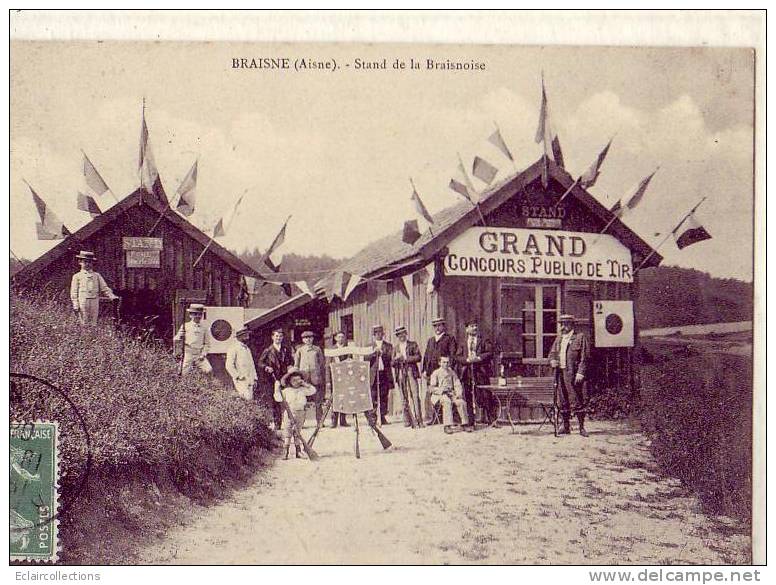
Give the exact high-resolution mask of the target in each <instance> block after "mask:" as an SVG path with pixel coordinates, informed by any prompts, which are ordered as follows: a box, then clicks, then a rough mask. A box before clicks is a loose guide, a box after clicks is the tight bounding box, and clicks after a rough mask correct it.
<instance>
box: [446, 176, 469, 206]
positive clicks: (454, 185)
mask: <svg viewBox="0 0 776 585" xmlns="http://www.w3.org/2000/svg"><path fill="white" fill-rule="evenodd" d="M448 187H450V189H452V190H453V191H455V192H456V193H458V194H459V195H460V196H461V197H463V198H464V199H466V200H467V201H468V202H469V203H471V204H472V205H474V199H473V198H472V194H471V193H469V189H468V188H467V187H466V185H464V184H463V183H461V182H460V181H456V180H455V179H450V184H449V185H448Z"/></svg>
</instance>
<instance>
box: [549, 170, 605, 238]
mask: <svg viewBox="0 0 776 585" xmlns="http://www.w3.org/2000/svg"><path fill="white" fill-rule="evenodd" d="M581 178H582V176H581V175H580V176H579V177H577V178H576V179H575V180H574V182H573V183H571V187H569V188H568V189H566V192H565V193H564V194H563V195H561V196H560V199H558V201H557V202H556V203H555V205H554V207H557V206H558V205H560V204H561V203H563V200H564V199H565V198H566V197H567V196H568V194H569V193H571V192H572V191H573V190H574V187H576V186H577V185H579V181H580V179H581ZM607 227H608V226H607Z"/></svg>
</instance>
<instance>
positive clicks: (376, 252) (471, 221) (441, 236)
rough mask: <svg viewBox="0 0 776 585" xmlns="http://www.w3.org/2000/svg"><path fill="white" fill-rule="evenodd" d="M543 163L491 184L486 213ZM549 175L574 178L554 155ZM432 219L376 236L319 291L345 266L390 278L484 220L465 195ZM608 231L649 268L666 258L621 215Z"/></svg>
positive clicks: (599, 213) (535, 175) (602, 210)
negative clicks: (412, 231)
mask: <svg viewBox="0 0 776 585" xmlns="http://www.w3.org/2000/svg"><path fill="white" fill-rule="evenodd" d="M542 166H543V159H541V158H540V159H539V160H538V161H536V162H535V163H534V164H532V165H531V166H530V167H528V168H527V169H525V170H524V171H522V172H518V173H515V174H513V175H511V176H509V177H507V178H505V179H504V180H502V181H500V182H499V183H496V184H494V185H493V186H491V187H490V188H488V189H487V190H486V191H485V192H483V193H482V195H481V196H480V209H481V211H482V213H483V214H484V215H487V214H489V213H491V212H492V211H494V210H495V209H496V208H498V207H499V206H501V205H502V204H503V203H504V202H505V201H507V200H508V199H510V198H511V197H513V196H514V195H515V194H516V193H517V192H518V191H519V190H521V189H523V188H525V187H527V186H528V185H529V184H530V183H532V182H534V181H536V180H537V179H539V178H540V177H541V172H542ZM549 178H550V179H554V180H555V181H557V182H558V183H559V184H560V185H561V186H562V187H563V188H564V189H568V188H569V187H571V186H572V184H574V178H573V177H572V176H571V175H570V174H569V173H568V172H566V170H565V169H563V168H562V167H560V166H558V165H556V164H555V163H554V162H553V161H552V160H550V161H549ZM571 196H573V197H575V198H576V199H577V200H578V201H579V202H580V203H581V204H582V205H583V206H584V207H586V208H587V209H588V210H589V211H590V212H591V213H592V214H593V215H595V216H596V217H598V218H599V219H601V221H603V222H605V223H608V222H609V221H610V220H612V219H613V218H614V214H613V213H612V212H611V211H609V210H608V209H607V208H606V207H604V206H603V205H602V204H601V203H599V202H598V200H597V199H596V198H595V197H593V196H592V195H591V194H590V193H588V192H587V191H586V190H585V189H582V188H581V187H579V186H578V185H576V186H575V187H574V188H573V189H572V191H571ZM433 219H434V225H433V227H432V229H431V231H429V230H426V231H425V232H424V233H423V234H422V235H421V237H420V238H419V239H418V240H417V242H415V244H413V245H410V244H407V243H405V242H404V241H403V240H402V230H399V231H396V232H394V233H392V234H390V235H388V236H385V237H384V238H381V239H379V240H377V241H374V242H372V243H371V244H369V245H368V246H366V247H365V248H363V249H362V250H361V251H360V252H358V253H357V254H356V255H355V256H353V257H352V258H350V259H349V260H346V261H344V262H343V263H342V264H340V265H339V266H337V268H335V269H334V270H333V271H332V272H330V273H329V274H327V275H326V276H325V277H324V278H322V279H321V280H320V281H318V282H317V283H316V285H315V289H316V291H326V290H328V289H329V288H330V286H331V283H332V280H333V278H334V274H335V273H337V272H340V271H345V272H349V273H351V274H357V275H359V276H364V277H368V278H390V277H395V276H400V275H401V274H402V273H406V272H410V271H412V270H415V269H417V265H418V264H423V265H425V264H426V263H428V262H429V260H430V259H431V258H432V257H433V256H434V254H436V253H437V252H439V251H440V250H441V249H442V248H443V247H445V246H446V245H447V244H448V243H450V242H451V241H452V240H453V239H454V238H455V237H457V236H458V235H459V234H460V233H461V232H463V231H464V230H466V229H467V228H469V227H471V226H473V225H475V224H476V223H477V222H478V220H479V213H478V211H477V210H476V209H475V208H474V207H473V206H472V205H471V204H470V203H468V202H466V201H461V202H459V203H458V204H456V205H453V206H451V207H447V208H445V209H443V210H441V211H439V212H438V213H436V214H434V215H433ZM432 231H433V235H432V233H431V232H432ZM608 233H610V234H611V235H613V236H614V237H616V238H617V239H618V240H620V241H621V242H622V243H623V244H625V245H626V246H627V247H628V248H630V249H631V250H633V251H635V252H637V253H638V254H640V255H641V257H642V258H647V257H649V258H648V260H647V263H646V264H645V265H644V267H645V268H646V267H649V266H657V265H658V264H660V262H661V261H662V260H663V258H662V256H660V255H659V254H658V253H657V252H655V251H654V250H653V249H652V247H650V246H649V244H647V243H646V242H645V241H644V240H642V239H641V238H640V237H639V236H638V235H637V234H636V233H635V232H634V231H633V230H631V229H630V228H629V227H628V226H626V225H625V224H624V223H622V222H621V221H620V220H619V219H614V220H613V221H612V224H611V225H610V226H609V229H608Z"/></svg>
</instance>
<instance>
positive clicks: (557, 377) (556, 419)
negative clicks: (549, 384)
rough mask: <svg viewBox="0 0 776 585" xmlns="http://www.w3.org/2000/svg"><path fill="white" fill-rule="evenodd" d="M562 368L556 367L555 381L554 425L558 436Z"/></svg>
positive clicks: (553, 396) (553, 395) (553, 397)
mask: <svg viewBox="0 0 776 585" xmlns="http://www.w3.org/2000/svg"><path fill="white" fill-rule="evenodd" d="M559 392H560V368H555V381H554V382H553V394H552V401H553V403H554V404H553V414H552V426H553V427H554V428H555V436H556V437H557V436H558V426H560V396H559V395H558V393H559Z"/></svg>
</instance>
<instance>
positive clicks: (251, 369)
mask: <svg viewBox="0 0 776 585" xmlns="http://www.w3.org/2000/svg"><path fill="white" fill-rule="evenodd" d="M234 337H235V340H234V343H233V344H232V345H231V346H230V347H229V349H228V350H227V352H226V371H227V372H228V373H229V375H230V376H231V377H232V383H234V389H235V390H237V394H239V395H240V396H242V397H243V398H245V400H253V388H254V387H255V386H256V379H257V376H256V364H255V363H254V362H253V354H252V353H251V349H250V348H249V347H248V345H247V342H248V339H250V337H251V333H250V331H249V330H248V329H247V328H246V327H243V328H242V329H240V330H239V331H238V332H237V333H235V334H234Z"/></svg>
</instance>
